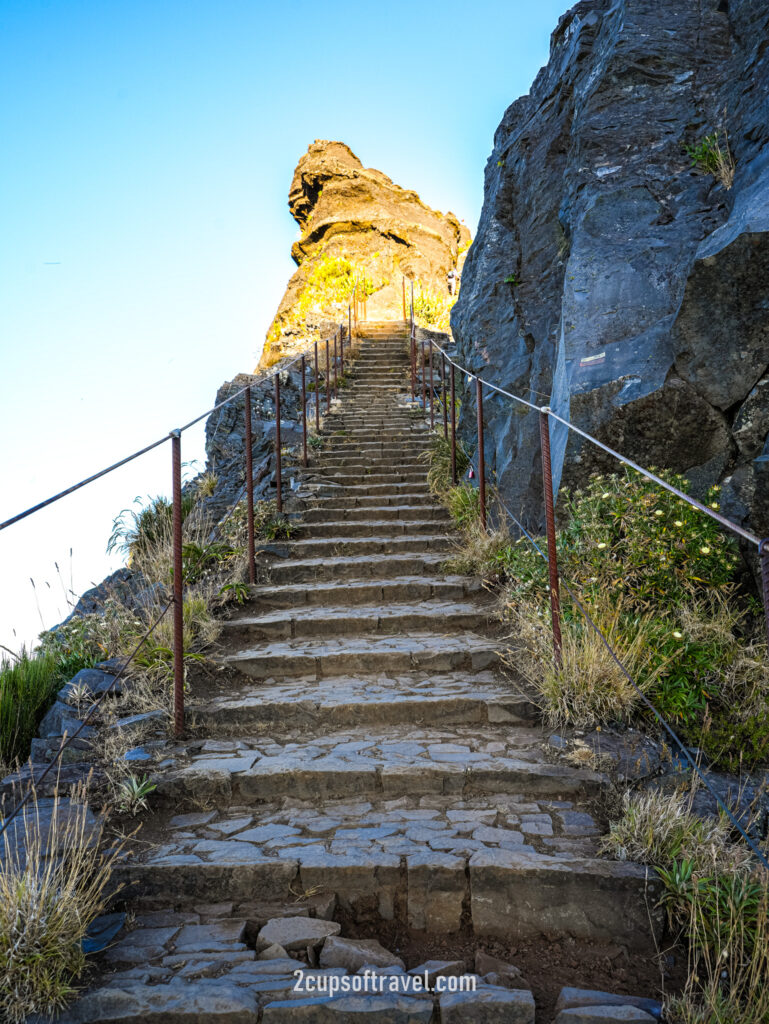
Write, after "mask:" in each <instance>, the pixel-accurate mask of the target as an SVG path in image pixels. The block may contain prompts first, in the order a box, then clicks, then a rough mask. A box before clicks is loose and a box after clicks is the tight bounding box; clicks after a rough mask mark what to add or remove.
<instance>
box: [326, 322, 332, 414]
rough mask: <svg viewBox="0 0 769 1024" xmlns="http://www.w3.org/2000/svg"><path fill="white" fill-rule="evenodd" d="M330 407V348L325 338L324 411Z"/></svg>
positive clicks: (327, 410)
mask: <svg viewBox="0 0 769 1024" xmlns="http://www.w3.org/2000/svg"><path fill="white" fill-rule="evenodd" d="M330 409H331V349H330V347H329V344H328V338H326V412H327V413H328V412H329V411H330Z"/></svg>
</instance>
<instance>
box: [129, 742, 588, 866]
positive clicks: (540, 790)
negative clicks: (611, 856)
mask: <svg viewBox="0 0 769 1024" xmlns="http://www.w3.org/2000/svg"><path fill="white" fill-rule="evenodd" d="M305 735H306V729H299V730H298V731H297V732H296V733H291V732H288V733H283V734H277V733H275V732H274V730H273V729H271V730H270V731H269V734H268V735H267V736H262V737H261V738H260V737H259V736H258V735H257V736H251V737H249V736H243V737H242V738H237V737H230V738H228V739H222V740H215V739H207V740H192V741H189V742H188V743H186V744H180V745H177V746H175V747H171V748H170V749H169V750H168V755H169V758H172V759H173V760H174V762H175V765H176V767H175V768H173V769H170V770H168V771H164V772H162V773H158V775H157V777H156V782H157V787H158V788H157V791H156V792H157V798H156V800H154V801H153V802H154V803H156V805H157V804H160V805H162V806H163V807H169V808H174V809H176V810H177V811H181V810H193V809H200V806H201V804H203V805H205V804H208V806H216V807H219V808H225V807H230V806H232V807H238V808H249V809H250V808H253V807H256V808H261V807H262V806H263V804H264V803H265V801H283V800H285V799H286V798H290V799H291V801H292V802H294V801H299V800H307V801H310V802H311V806H312V807H313V808H314V813H315V814H318V813H319V810H318V805H319V802H320V801H327V800H339V801H342V800H349V799H350V798H351V795H352V794H354V795H355V797H354V798H355V799H356V800H357V799H365V800H367V801H372V800H375V799H376V800H382V801H390V800H401V799H404V798H405V799H406V800H411V801H413V800H416V801H419V802H420V803H421V804H422V805H423V806H426V805H428V804H429V803H431V802H433V801H435V802H437V803H440V802H441V800H442V799H445V798H446V797H450V798H452V799H453V800H455V801H465V802H466V801H471V800H474V799H478V800H479V801H480V802H481V803H483V802H484V800H486V799H488V796H489V794H497V795H498V794H508V795H509V796H511V797H515V802H518V803H520V802H522V801H533V802H539V801H541V800H547V801H554V800H555V801H566V802H569V803H574V802H577V803H579V804H580V805H582V804H584V802H585V801H587V800H589V799H591V798H592V797H594V796H595V795H596V794H597V793H598V791H599V789H600V787H601V786H602V785H603V784H604V783H605V781H606V780H605V779H604V777H603V776H601V775H598V774H596V773H595V772H591V771H587V770H584V769H574V768H569V767H567V766H565V765H562V764H551V763H549V762H548V761H547V760H546V759H545V754H544V753H543V751H542V749H541V745H540V740H541V732H540V730H539V729H537V728H530V727H526V726H521V725H514V724H507V723H505V724H500V725H491V724H487V725H484V724H482V723H471V724H469V725H453V726H452V725H448V724H444V723H441V725H439V726H437V727H436V726H433V725H430V726H428V727H424V728H420V727H415V726H414V725H413V724H412V723H407V724H403V725H396V724H393V725H388V726H387V728H386V729H384V730H383V729H381V728H379V729H377V727H376V726H373V725H372V726H368V725H365V724H364V725H362V726H359V725H353V726H350V727H347V728H344V729H342V730H340V731H338V732H333V731H331V732H327V733H323V734H322V735H317V736H313V737H311V738H310V739H306V738H305ZM153 778H155V777H153ZM423 798H431V799H427V800H425V799H423ZM511 813H517V812H511ZM522 813H526V814H528V813H534V814H536V815H537V816H539V815H540V814H541V811H540V810H539V809H537V810H536V811H535V810H534V809H532V810H531V811H530V812H529V811H526V812H522ZM324 816H325V815H324ZM359 822H360V818H359ZM511 824H512V823H511V822H508V825H511ZM591 827H593V828H594V826H591ZM525 834H527V835H538V836H541V837H542V838H543V842H542V844H541V846H540V848H541V849H542V850H546V849H548V848H549V845H550V844H547V843H545V842H544V839H546V838H549V837H550V836H552V835H553V834H554V829H553V824H552V821H545V820H544V819H539V823H537V821H536V820H535V819H532V820H531V821H530V823H529V827H528V828H527V829H526V831H525ZM142 838H143V839H144V840H145V841H146V838H147V837H146V836H145V835H142ZM498 838H500V839H501V838H503V837H498ZM505 838H507V840H508V841H509V842H511V843H518V842H520V841H521V840H520V837H519V838H517V839H516V837H513V836H508V837H505ZM424 843H425V845H427V844H428V843H429V838H428V837H425V838H424ZM537 845H538V846H539V842H538V843H537Z"/></svg>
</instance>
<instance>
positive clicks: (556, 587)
mask: <svg viewBox="0 0 769 1024" xmlns="http://www.w3.org/2000/svg"><path fill="white" fill-rule="evenodd" d="M549 412H550V409H549V407H548V406H546V405H545V406H543V407H542V408H541V409H540V410H539V437H540V442H541V450H542V487H543V490H544V495H545V528H546V532H547V564H548V572H549V576H550V616H551V618H552V622H553V656H554V658H555V663H556V665H557V666H558V668H560V667H561V665H562V664H563V654H562V647H563V644H562V641H561V588H560V583H559V579H558V552H557V550H556V546H555V507H554V502H553V470H552V466H551V463H550V421H549V419H548V413H549Z"/></svg>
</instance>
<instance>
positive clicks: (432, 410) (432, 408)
mask: <svg viewBox="0 0 769 1024" xmlns="http://www.w3.org/2000/svg"><path fill="white" fill-rule="evenodd" d="M434 426H435V385H434V383H433V342H432V339H430V429H431V430H432V429H433V427H434Z"/></svg>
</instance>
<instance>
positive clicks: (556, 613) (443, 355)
mask: <svg viewBox="0 0 769 1024" xmlns="http://www.w3.org/2000/svg"><path fill="white" fill-rule="evenodd" d="M411 289H412V301H411V338H410V347H411V375H412V382H411V398H412V401H415V400H416V395H415V391H416V369H417V358H416V327H415V322H414V301H413V289H414V283H413V281H412V283H411ZM427 344H428V347H429V350H430V383H429V389H430V424H431V425H432V424H433V423H434V419H435V417H434V411H433V407H434V404H435V388H434V385H433V373H432V364H433V350H434V349H435V350H436V351H437V352H438V353H439V355H440V359H441V388H442V395H441V400H442V402H443V403H444V405H445V402H446V379H445V372H444V366H445V363H448V365H449V368H450V382H451V396H452V430H451V435H452V440H451V465H452V480H453V482H454V483H456V422H455V410H454V403H453V399H454V377H455V373H454V371H455V370H459V372H460V373H461V374H463V375H464V376H465V377H466V378H467V379H468V380H469V381H473V380H474V381H475V382H476V403H477V412H478V417H477V419H478V425H477V430H478V445H479V450H480V451H481V453H482V452H483V443H484V441H483V412H482V403H483V388H484V387H487V388H489V389H491V390H492V391H494V392H496V393H497V394H500V395H503V396H504V397H506V398H509V399H511V400H512V401H514V402H518V403H519V404H520V405H523V406H525V407H526V408H528V409H531V410H532V411H534V412H537V413H538V415H539V425H540V448H541V460H542V479H543V493H544V504H545V521H546V530H547V540H548V553H549V561H550V565H551V588H550V594H551V616H552V625H553V647H554V655H555V658H556V661H558V660H559V659H560V649H561V645H560V601H559V596H558V589H557V587H558V564H557V554H556V548H555V515H554V501H553V493H552V469H551V465H550V420H551V419H552V420H554V421H556V422H558V423H560V424H562V425H563V426H565V427H566V428H567V429H568V430H572V431H574V432H575V433H576V434H579V435H580V436H581V437H583V438H584V439H585V440H586V441H589V442H590V443H591V444H594V445H595V446H596V447H597V448H599V449H601V450H602V451H604V452H606V453H607V454H608V455H611V456H612V457H613V458H615V459H617V460H618V461H619V462H620V463H621V464H623V465H625V466H628V467H630V468H631V469H634V470H636V471H637V472H639V473H641V474H642V475H643V476H644V477H645V478H647V479H649V480H652V481H654V483H655V484H657V485H658V486H659V487H661V488H663V489H664V490H666V491H668V492H669V493H670V494H673V495H675V496H676V497H677V498H678V499H679V500H681V501H683V502H685V503H686V504H687V505H689V506H690V507H691V508H694V509H697V510H698V511H699V512H703V513H704V514H705V515H706V516H709V517H710V518H711V519H712V520H714V522H717V523H718V524H719V525H720V526H721V527H722V528H724V529H727V530H730V531H731V532H732V533H734V534H736V535H737V536H738V537H741V538H742V539H743V540H746V541H748V542H749V543H751V544H754V545H756V547H757V548H758V557H759V564H760V570H761V590H762V597H763V604H764V619H765V627H766V633H767V637H769V538H764V539H761V538H759V537H758V536H757V535H756V534H755V533H753V532H751V531H750V530H747V529H745V528H744V527H743V526H740V525H739V524H738V523H735V522H733V521H732V520H731V519H729V518H727V517H726V516H724V515H722V514H721V513H720V512H718V511H716V510H715V509H712V508H709V507H708V506H707V505H705V504H703V502H701V501H698V500H697V499H696V498H693V497H692V496H691V495H689V494H686V493H685V492H684V491H682V490H681V489H680V488H678V487H675V486H674V485H673V484H670V483H668V482H667V481H666V480H663V479H662V477H660V476H658V475H657V474H656V473H654V472H652V471H651V470H650V469H646V468H645V467H643V466H641V465H640V464H639V463H637V462H635V461H634V460H633V459H630V458H628V457H627V456H625V455H622V453H621V452H618V451H616V450H615V449H614V448H611V447H610V446H609V445H607V444H604V443H603V442H602V441H599V440H598V438H596V437H593V435H592V434H589V433H588V432H587V431H585V430H582V429H581V428H580V427H577V426H575V425H574V424H573V423H571V422H570V421H569V420H566V419H564V418H563V417H562V416H559V415H558V414H557V413H555V412H553V410H552V409H551V408H550V406H549V405H543V406H538V405H535V404H534V403H533V402H529V401H527V400H526V399H525V398H521V397H520V395H516V394H513V393H512V392H510V391H506V390H505V389H504V388H500V387H498V386H497V385H496V384H493V383H491V382H490V381H486V380H484V379H483V378H482V377H480V376H479V375H478V374H476V373H472V372H471V371H470V370H468V369H467V368H466V367H464V366H462V365H461V363H458V362H457V361H456V360H455V359H452V358H451V356H449V355H448V353H447V352H446V351H445V349H443V348H442V347H441V346H440V345H439V344H438V343H437V342H436V341H435V339H434V338H432V337H430V338H428V340H427ZM419 347H420V354H421V362H422V375H421V376H422V397H421V404H422V408H423V409H424V410H425V411H426V409H427V404H426V403H427V386H428V385H427V375H426V373H425V355H424V351H425V342H424V340H421V341H420V342H419ZM444 429H446V428H444ZM479 484H480V485H481V486H480V513H481V522H482V523H483V525H484V527H485V522H486V507H485V506H486V502H485V474H484V472H483V470H482V471H481V479H480V480H479Z"/></svg>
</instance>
